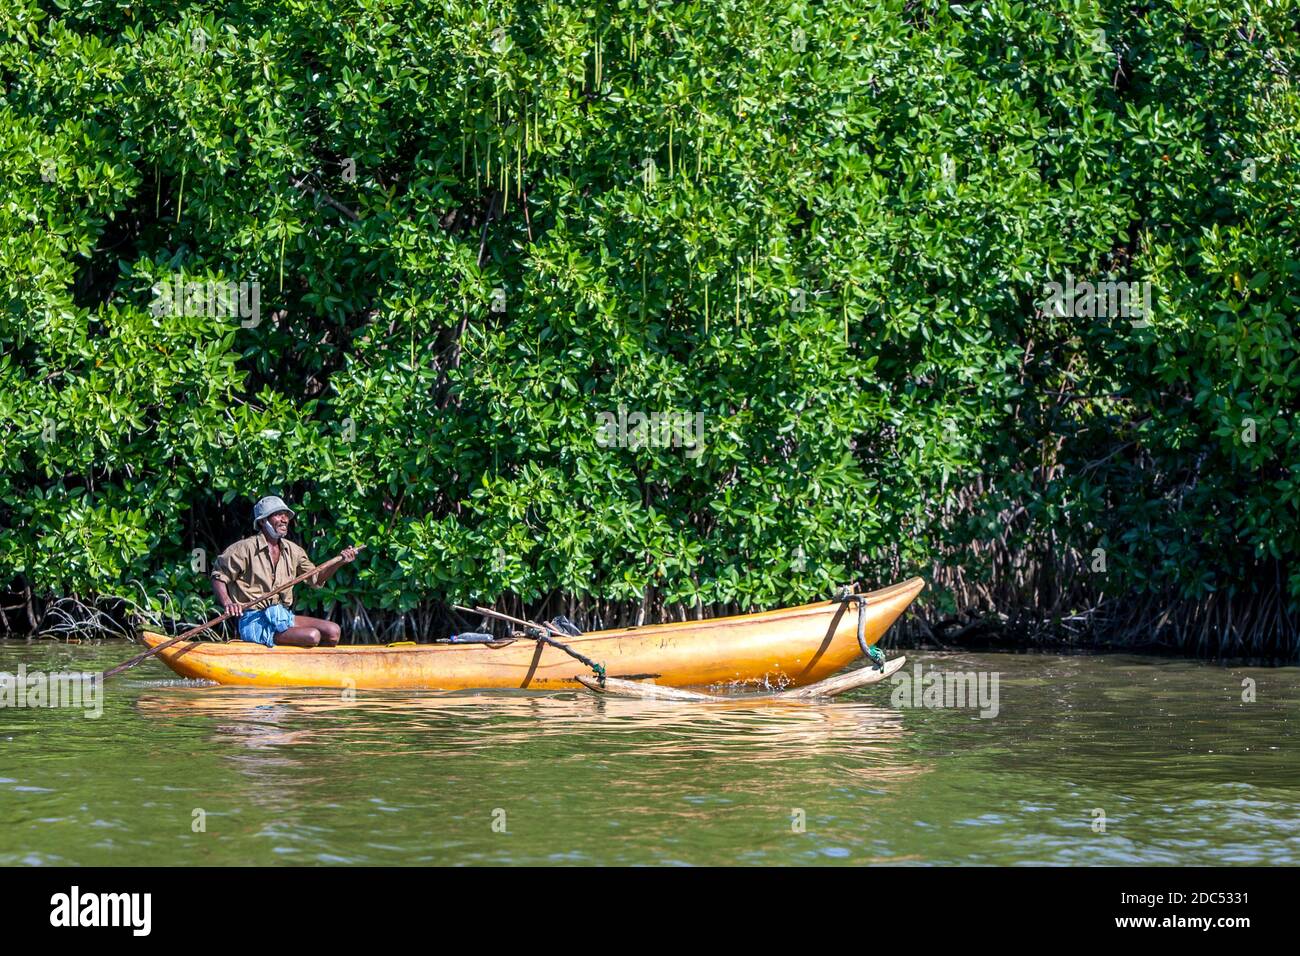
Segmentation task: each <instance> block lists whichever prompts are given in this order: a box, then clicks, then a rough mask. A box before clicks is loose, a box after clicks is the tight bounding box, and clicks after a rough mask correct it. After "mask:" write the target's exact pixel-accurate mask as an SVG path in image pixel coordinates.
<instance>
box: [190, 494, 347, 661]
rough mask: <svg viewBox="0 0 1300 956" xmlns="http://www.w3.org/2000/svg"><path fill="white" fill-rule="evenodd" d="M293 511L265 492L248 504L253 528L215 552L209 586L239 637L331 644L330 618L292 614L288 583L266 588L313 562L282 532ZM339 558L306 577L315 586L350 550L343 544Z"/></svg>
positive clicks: (334, 634)
mask: <svg viewBox="0 0 1300 956" xmlns="http://www.w3.org/2000/svg"><path fill="white" fill-rule="evenodd" d="M292 518H293V511H292V510H290V508H289V506H288V505H286V504H285V503H284V501H283V500H281V499H280V498H278V497H276V496H275V495H270V496H268V497H266V498H263V499H262V500H261V501H259V502H258V503H257V504H256V505H255V506H254V507H253V528H254V530H256V531H257V534H255V535H253V536H252V537H251V538H244V539H243V540H242V541H236V542H235V543H234V544H232V545H231V546H230V547H228V548H226V550H225V551H223V552H221V556H220V557H219V558H217V560H216V564H215V565H214V566H213V568H212V590H213V591H214V592H216V595H217V601H218V602H220V604H221V609H222V610H223V611H225V612H227V613H229V614H238V615H239V637H240V639H241V640H245V641H251V642H252V643H254V644H265V645H266V646H267V647H274V646H275V645H276V644H287V645H289V646H291V647H334V646H336V645H337V644H338V642H339V638H340V637H341V636H342V632H341V631H340V630H339V626H338V625H337V624H335V623H334V622H333V621H326V620H322V619H321V618H318V617H307V616H306V615H305V614H294V613H293V611H292V610H290V608H292V607H293V588H286V589H285V590H283V591H281V592H280V593H279V594H272V592H273V591H275V589H276V588H277V587H279V586H281V585H283V584H284V583H285V582H286V581H292V580H293V579H294V578H296V577H298V575H300V574H306V573H308V572H309V571H313V570H315V568H316V565H315V564H313V563H312V561H311V559H310V558H309V557H307V552H306V551H304V550H303V549H302V548H301V547H300V546H299V545H297V544H294V543H293V542H292V541H290V540H289V539H288V538H286V537H285V535H286V534H287V533H288V531H289V521H290V519H292ZM340 556H341V557H342V559H343V560H342V561H341V562H340V563H338V564H334V565H331V566H329V567H327V568H325V569H324V570H322V571H320V572H319V573H318V574H314V575H312V576H311V577H309V578H308V579H307V582H306V583H308V584H310V585H311V586H312V587H317V588H318V587H320V586H321V585H322V584H324V583H325V582H326V581H328V580H329V579H330V578H332V577H333V576H334V572H335V571H337V570H338V569H339V568H341V567H342V566H343V565H344V564H347V563H349V562H351V561H352V560H353V559H354V558H355V557H356V556H357V552H356V549H355V548H353V547H347V548H344V549H343V551H342V553H341V555H340Z"/></svg>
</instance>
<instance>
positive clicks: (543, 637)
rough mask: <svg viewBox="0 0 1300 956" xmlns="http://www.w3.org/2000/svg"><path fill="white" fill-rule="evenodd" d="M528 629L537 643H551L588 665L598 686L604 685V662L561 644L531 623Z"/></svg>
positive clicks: (557, 648)
mask: <svg viewBox="0 0 1300 956" xmlns="http://www.w3.org/2000/svg"><path fill="white" fill-rule="evenodd" d="M528 630H529V632H531V633H532V635H533V639H534V640H535V641H537V642H538V643H541V644H549V645H551V647H554V648H555V649H556V650H559V651H564V653H566V654H568V655H569V656H570V657H572V658H573V659H574V660H576V661H581V662H582V663H584V664H586V665H587V666H588V667H590V668H591V670H592V672H593V673H594V674H595V675H596V680H598V681H600V686H601V687H604V686H605V665H604V664H597V663H596V662H595V661H593V660H592V659H591V658H590V657H587V656H586V655H585V654H582V653H580V652H579V651H575V650H574V649H573V648H572V647H570V646H569V645H568V644H562V643H561V642H559V641H557V640H556V639H555V638H553V637H551V635H549V634H547V633H546V632H545V631H544V630H542V629H541V628H540V627H534V626H532V625H529V627H528Z"/></svg>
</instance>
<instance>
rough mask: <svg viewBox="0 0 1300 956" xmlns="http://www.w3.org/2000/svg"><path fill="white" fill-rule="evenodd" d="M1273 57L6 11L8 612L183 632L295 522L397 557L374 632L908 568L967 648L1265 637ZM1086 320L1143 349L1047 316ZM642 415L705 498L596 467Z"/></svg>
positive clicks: (1220, 37)
mask: <svg viewBox="0 0 1300 956" xmlns="http://www.w3.org/2000/svg"><path fill="white" fill-rule="evenodd" d="M1298 25H1300V18H1298V17H1297V11H1296V8H1295V5H1294V4H1293V3H1290V2H1284V3H1267V4H1265V3H1261V4H1254V5H1250V6H1243V5H1242V4H1239V3H1229V2H1204V0H1158V2H1151V3H1123V4H1121V3H1117V2H1110V0H1106V2H1087V0H1083V2H1080V0H1050V2H1047V0H1045V2H1042V3H1009V2H1003V0H996V2H990V3H972V4H968V5H961V6H959V5H945V4H931V3H915V2H906V3H905V2H898V0H886V2H882V3H875V2H872V3H867V2H844V0H839V2H829V3H824V4H806V3H799V2H779V0H718V2H703V3H696V4H684V3H679V4H670V3H665V2H655V0H621V2H618V3H608V4H590V5H576V4H571V3H564V2H541V3H520V4H508V3H503V2H474V3H470V2H455V0H447V2H441V3H439V2H433V0H370V2H363V3H352V2H344V3H322V2H320V0H249V2H243V3H230V4H221V3H191V4H188V5H184V6H183V8H181V9H178V6H177V5H176V4H174V3H172V2H158V0H151V2H138V0H130V2H128V0H52V2H51V0H44V2H37V0H11V2H10V3H9V4H7V5H6V7H5V9H4V10H3V12H0V31H2V34H0V82H2V83H3V107H2V108H0V181H2V182H3V185H4V196H3V200H2V201H0V284H2V286H0V305H3V315H2V317H0V348H2V349H3V357H2V358H0V442H2V443H3V444H2V445H0V583H3V582H6V581H14V582H16V584H15V587H19V588H22V587H27V586H30V587H31V588H32V589H33V591H34V592H35V593H36V594H37V595H38V596H40V595H50V594H53V595H59V594H67V593H77V594H81V595H103V594H109V593H125V592H126V591H127V590H129V589H130V588H131V587H132V586H133V584H132V582H141V583H142V584H143V585H144V587H145V589H146V590H149V591H150V592H155V591H157V590H158V589H167V590H171V591H174V592H178V593H182V594H195V595H198V594H204V595H206V593H207V592H206V584H205V582H204V581H203V578H202V576H201V575H199V574H197V573H195V571H194V570H193V567H192V563H191V553H192V550H193V549H196V548H201V549H205V550H206V551H207V553H208V554H209V555H210V554H211V553H212V551H213V549H220V548H221V547H223V546H224V545H225V544H226V543H228V542H229V541H230V540H232V539H233V538H234V537H236V536H240V535H243V534H246V533H248V529H249V518H248V515H249V509H250V507H251V501H252V500H253V499H254V498H256V497H258V496H260V495H261V494H265V493H280V494H283V495H285V496H286V497H287V498H289V499H290V500H291V501H293V502H295V503H297V504H299V505H301V509H300V522H299V527H298V533H299V534H300V535H301V537H302V538H303V540H304V542H305V543H306V544H307V545H308V548H309V550H310V551H312V553H313V554H315V555H316V556H317V557H318V558H323V557H324V556H326V555H327V554H329V553H332V551H333V550H336V549H337V548H338V547H339V546H340V545H342V544H343V543H345V542H348V541H367V542H373V543H374V545H375V546H374V548H373V550H371V551H370V552H368V553H367V554H366V555H365V556H364V557H363V559H362V560H361V561H360V562H359V564H358V566H357V567H358V569H359V573H357V574H356V575H351V576H346V577H344V578H341V579H340V582H339V583H338V584H336V585H333V586H332V594H333V596H334V597H335V598H339V599H343V600H349V601H350V600H353V599H359V600H361V601H362V602H364V603H365V604H366V605H367V606H369V607H371V608H386V609H392V610H406V609H409V608H412V607H414V606H416V605H417V604H419V603H421V602H424V601H427V600H430V599H433V600H439V599H458V600H459V599H467V598H483V599H488V600H491V599H494V598H496V597H498V596H500V595H503V594H513V595H516V596H517V597H519V598H522V599H524V600H526V601H538V600H542V599H545V598H547V597H548V596H551V595H555V594H566V595H577V596H578V597H580V598H589V599H598V600H601V601H613V602H623V603H624V604H625V605H629V606H637V607H640V606H644V607H645V608H646V609H647V612H648V613H649V615H650V616H652V617H653V616H658V615H661V614H665V613H672V608H673V607H674V606H685V607H695V606H696V605H697V603H701V604H705V605H709V604H719V603H729V604H736V605H740V606H754V605H765V606H772V605H779V604H786V603H791V602H795V601H799V600H801V599H809V598H811V597H814V596H816V595H819V594H825V593H828V592H829V590H830V588H831V587H832V585H833V584H835V583H836V582H843V581H846V580H849V579H850V578H852V577H859V578H861V579H862V580H868V581H873V582H875V581H881V580H884V579H889V578H893V577H896V576H898V575H900V574H904V573H913V572H917V571H920V572H922V573H927V574H930V575H931V576H932V577H933V578H934V579H935V580H936V581H937V582H938V583H940V584H941V585H944V586H946V588H947V590H945V589H944V588H941V589H940V591H939V601H940V604H941V606H942V602H943V601H944V600H945V597H944V595H945V594H946V595H947V598H946V600H947V601H948V602H949V604H948V607H949V609H954V608H955V607H956V606H957V605H962V606H964V605H966V604H967V603H970V602H971V601H973V600H975V599H976V598H977V597H978V596H979V595H981V594H982V595H984V596H985V597H986V598H988V599H989V600H988V601H987V602H986V603H988V604H993V605H997V606H999V607H1001V608H1002V609H1003V610H1007V605H1008V603H1016V602H1018V603H1020V604H1023V605H1032V606H1035V607H1038V608H1040V609H1042V608H1048V609H1050V611H1051V612H1052V613H1055V614H1058V615H1059V614H1060V613H1062V612H1063V611H1068V610H1071V609H1075V608H1078V607H1082V606H1084V605H1087V604H1095V602H1096V601H1097V600H1098V599H1099V598H1101V597H1102V596H1109V597H1116V596H1134V595H1141V594H1146V595H1158V596H1160V600H1161V601H1162V602H1164V604H1165V605H1169V606H1172V604H1170V602H1174V603H1177V602H1180V601H1181V602H1193V603H1194V602H1197V601H1201V600H1203V599H1204V598H1205V597H1206V596H1207V595H1209V594H1211V593H1219V594H1229V595H1246V596H1250V599H1251V600H1254V601H1257V600H1264V599H1267V600H1272V601H1273V602H1274V604H1273V605H1272V606H1273V608H1274V612H1275V617H1274V618H1273V620H1274V621H1275V623H1276V622H1283V623H1285V621H1286V620H1287V618H1288V615H1293V614H1294V611H1295V602H1296V601H1297V599H1300V562H1294V561H1290V562H1288V559H1290V558H1291V557H1293V556H1294V555H1295V554H1296V553H1297V552H1298V551H1300V508H1298V506H1297V501H1298V500H1300V492H1298V489H1297V485H1296V482H1297V475H1296V464H1297V460H1298V459H1300V422H1297V420H1296V417H1295V416H1296V409H1297V405H1298V404H1300V403H1298V402H1297V394H1298V392H1300V356H1298V355H1297V332H1296V313H1297V288H1298V286H1297V274H1298V271H1300V265H1298V260H1300V254H1298V252H1297V243H1298V240H1297V236H1298V235H1300V230H1297V222H1296V214H1295V208H1294V202H1295V198H1296V195H1297V192H1296V190H1297V167H1296V153H1297V147H1296V134H1297V129H1298V127H1300V100H1298V98H1297V92H1296V88H1295V85H1294V82H1295V81H1294V75H1295V71H1296V68H1297V56H1296V54H1297V50H1300V40H1298V39H1297V37H1298V36H1300V30H1298V29H1297V26H1298ZM1067 274H1069V275H1071V276H1074V277H1077V278H1079V279H1080V280H1082V279H1084V278H1092V279H1096V278H1098V277H1105V276H1108V275H1109V276H1114V277H1117V278H1118V279H1122V280H1128V281H1133V282H1142V281H1149V282H1150V283H1151V288H1152V290H1153V291H1152V299H1153V305H1154V309H1153V313H1154V314H1153V315H1152V316H1150V321H1149V323H1147V324H1146V325H1145V326H1141V327H1138V326H1137V325H1135V323H1134V322H1132V321H1130V320H1129V319H1128V318H1119V317H1114V316H1110V317H1100V318H1099V317H1083V316H1079V317H1072V316H1060V315H1054V314H1052V313H1051V310H1046V311H1045V310H1044V309H1043V308H1042V303H1043V300H1044V298H1045V295H1044V284H1045V283H1047V282H1049V281H1062V282H1063V281H1065V278H1066V276H1067ZM177 277H181V278H182V280H183V281H190V282H194V281H200V280H201V281H214V282H234V283H240V282H256V283H259V284H260V308H261V313H260V319H261V321H260V322H259V323H256V324H253V323H251V322H247V321H246V322H245V323H243V324H241V322H240V319H239V317H238V316H236V317H233V318H231V317H225V316H211V315H209V316H204V315H190V316H178V315H174V314H172V315H162V316H159V315H155V314H154V313H155V312H156V311H157V310H156V309H151V303H152V302H154V297H155V288H156V287H160V286H161V285H162V284H164V283H168V282H174V281H175V280H176V278H177ZM620 406H623V407H625V408H626V409H629V410H632V411H641V412H644V413H647V414H649V413H652V412H661V413H666V412H670V411H683V412H687V413H690V414H692V415H694V414H696V413H702V414H703V415H704V416H705V417H704V422H705V427H704V430H703V436H702V437H703V446H704V447H703V450H702V451H699V450H698V449H694V450H692V449H685V448H679V447H652V446H645V445H642V446H641V447H619V446H615V447H607V445H606V443H603V442H602V440H601V439H602V434H603V433H602V431H601V428H600V425H599V423H600V422H601V421H602V419H601V418H600V415H601V413H602V412H612V413H615V414H617V413H618V411H619V409H620ZM1248 420H1249V421H1248ZM1252 422H1253V424H1252ZM625 444H627V445H631V446H635V445H637V444H638V443H637V442H636V441H632V442H628V443H625ZM688 451H690V452H691V453H690V454H688V453H687V452H688ZM390 528H391V531H390V530H389V529H390ZM1097 549H1101V550H1097ZM1288 563H1289V567H1288ZM1279 568H1281V569H1282V570H1281V571H1279ZM1285 574H1289V575H1290V577H1289V579H1288V578H1286V577H1285ZM309 600H310V598H309ZM1162 606H1163V605H1162ZM1292 620H1293V618H1292ZM1287 626H1290V625H1287Z"/></svg>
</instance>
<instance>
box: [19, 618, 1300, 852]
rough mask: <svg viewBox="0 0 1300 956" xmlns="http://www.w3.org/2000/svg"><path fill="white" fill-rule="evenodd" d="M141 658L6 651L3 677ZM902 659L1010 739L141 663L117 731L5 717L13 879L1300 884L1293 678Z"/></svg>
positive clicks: (919, 719)
mask: <svg viewBox="0 0 1300 956" xmlns="http://www.w3.org/2000/svg"><path fill="white" fill-rule="evenodd" d="M132 650H133V648H131V647H129V646H128V645H124V644H121V643H104V644H98V645H85V646H80V645H62V644H57V643H52V642H33V643H23V642H9V643H0V671H8V672H14V671H16V670H17V668H18V666H19V665H20V664H25V665H26V666H27V668H28V669H29V670H37V669H39V670H44V671H66V670H98V669H102V668H103V667H105V666H107V665H110V664H112V663H116V662H118V661H120V660H123V659H125V658H126V657H128V656H130V654H131V652H132ZM908 656H909V664H908V666H907V667H906V668H905V669H904V671H905V672H911V673H914V671H913V663H914V662H916V661H920V662H921V664H922V667H923V669H924V671H928V672H929V671H933V672H953V671H962V672H970V671H975V672H979V671H983V672H987V673H992V672H996V673H998V675H999V682H998V688H999V712H998V715H997V717H996V718H992V719H981V718H980V717H979V715H978V710H977V709H973V708H962V709H919V708H904V707H898V706H894V704H892V703H891V695H892V694H893V692H894V688H893V687H892V686H891V685H890V684H889V683H884V684H879V685H876V686H874V687H868V688H864V689H862V690H860V691H857V692H855V693H854V694H852V695H851V696H849V697H847V698H842V699H840V700H838V701H835V702H828V703H820V704H784V705H772V704H759V703H755V702H740V703H730V704H726V705H718V706H714V705H704V706H701V705H694V704H676V703H650V702H640V701H624V700H602V699H597V698H595V697H593V696H591V695H589V694H587V693H585V692H583V693H576V692H574V693H566V692H554V693H530V692H523V691H520V692H508V693H506V692H492V693H466V692H456V693H448V692H433V691H430V692H419V693H391V692H386V693H379V692H364V691H362V692H358V693H357V698H356V700H346V699H344V698H343V696H342V695H341V694H340V693H339V692H337V691H298V690H286V691H265V690H255V689H239V688H223V687H215V686H211V685H209V686H202V685H198V684H195V683H193V682H186V681H180V680H178V679H176V678H175V677H174V675H172V674H171V672H170V671H167V670H166V669H165V668H164V667H163V666H162V665H161V664H159V663H157V662H148V663H146V664H144V665H141V666H140V667H138V668H137V669H135V670H133V671H130V672H128V673H127V674H125V675H123V676H122V677H119V678H116V679H115V680H114V681H111V682H110V683H109V684H108V685H107V687H106V695H105V700H104V706H103V715H102V717H100V718H99V719H86V718H85V717H83V716H82V715H81V712H79V711H76V710H68V709H61V710H54V709H36V708H28V709H14V708H0V821H3V824H2V825H0V863H3V864H10V865H12V864H24V863H27V864H87V865H109V866H122V865H139V864H194V863H198V864H246V865H247V864H255V865H268V864H271V865H273V864H276V863H294V864H313V863H368V864H482V863H491V864H519V863H528V864H538V863H541V864H545V863H582V864H735V863H741V864H810V863H817V864H864V863H906V864H1031V863H1032V864H1089V865H1092V864H1127V863H1154V864H1265V863H1268V864H1279V863H1282V864H1294V863H1297V862H1300V752H1298V749H1297V748H1296V746H1295V745H1294V743H1295V741H1294V731H1295V726H1296V720H1297V717H1300V669H1297V668H1282V669H1267V668H1249V667H1222V666H1217V665H1213V664H1206V663H1200V662H1191V661H1181V660H1168V659H1158V658H1141V657H1130V656H1115V655H1111V656H1070V657H1062V656H1047V655H1016V654H956V653H928V652H921V653H917V652H911V653H910V654H909V655H908ZM1246 678H1249V679H1251V680H1253V681H1254V682H1255V686H1254V694H1255V700H1254V701H1253V702H1249V701H1244V700H1243V680H1244V679H1246ZM1103 814H1104V832H1100V831H1101V825H1102V820H1103V818H1102V815H1103ZM201 828H202V829H201ZM196 830H199V832H196ZM502 831H504V832H502Z"/></svg>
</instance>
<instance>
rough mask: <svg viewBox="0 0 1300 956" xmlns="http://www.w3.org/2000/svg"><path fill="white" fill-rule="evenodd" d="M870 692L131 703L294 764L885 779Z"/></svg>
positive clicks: (887, 766) (903, 759)
mask: <svg viewBox="0 0 1300 956" xmlns="http://www.w3.org/2000/svg"><path fill="white" fill-rule="evenodd" d="M863 696H867V695H865V694H864V695H863ZM870 697H871V698H872V699H870V700H852V699H839V700H836V701H824V702H787V701H758V700H745V699H744V698H743V697H740V698H737V699H734V700H726V701H720V702H717V703H712V702H710V703H679V702H673V701H654V700H625V699H608V698H599V697H596V696H594V695H589V694H586V693H576V692H572V691H558V692H549V693H540V692H528V691H496V690H494V691H484V692H466V691H455V692H448V691H423V692H412V691H357V692H355V694H354V699H347V695H346V694H343V693H341V692H339V691H336V690H321V691H312V690H305V689H296V688H294V689H257V688H235V687H220V686H199V687H195V686H189V687H183V686H169V687H166V688H163V689H160V690H158V691H155V692H145V693H142V694H141V695H140V696H139V698H138V699H137V702H136V707H137V709H138V710H139V712H140V713H141V715H142V716H145V717H146V718H148V719H149V720H151V721H161V722H169V723H170V722H174V721H182V720H183V721H187V722H188V721H189V720H191V719H192V718H195V717H206V718H211V719H212V721H213V723H212V726H211V731H210V734H209V739H210V741H211V742H212V743H214V744H224V745H227V746H228V747H230V746H232V745H233V748H234V750H235V751H236V752H238V751H245V752H247V751H256V752H259V759H264V758H267V757H271V756H272V754H271V753H267V752H268V751H271V752H274V755H275V757H277V758H279V759H280V760H284V759H286V758H287V759H288V760H289V762H290V763H292V762H295V761H294V760H293V755H292V751H291V750H288V749H286V748H298V747H320V748H325V749H328V750H329V751H331V752H333V753H346V754H347V755H348V756H349V757H355V758H366V759H367V760H373V759H374V758H385V757H394V756H399V755H406V756H421V757H428V758H439V759H444V760H454V759H458V758H464V757H467V756H471V755H474V754H475V753H478V752H492V753H496V754H504V753H508V752H511V751H514V752H516V753H518V754H520V755H522V753H521V752H520V751H519V750H518V748H529V749H540V748H545V747H546V745H548V744H563V745H565V746H564V747H563V750H564V751H565V752H566V754H568V753H570V752H572V751H573V750H575V749H577V750H580V751H582V752H585V753H587V754H588V755H590V756H591V757H593V758H597V759H616V758H620V757H625V756H637V757H642V758H645V757H662V758H665V759H676V758H688V757H692V756H708V757H711V758H713V759H714V760H715V761H723V762H727V763H733V764H739V765H743V764H765V763H776V762H788V761H796V760H801V759H806V758H818V757H823V758H824V757H832V758H847V757H852V758H853V760H852V762H853V763H854V764H855V769H856V770H857V771H858V772H859V773H860V774H861V775H866V776H871V777H875V778H878V779H879V780H881V781H882V782H883V781H886V780H891V779H898V778H900V777H910V776H913V775H915V774H917V773H919V772H921V771H922V768H921V767H919V766H917V765H915V764H914V763H913V762H912V761H911V760H909V759H908V756H907V753H906V748H905V747H903V746H902V742H903V739H904V737H905V735H906V733H907V731H906V729H905V727H904V723H903V717H902V714H901V713H900V712H899V711H897V710H895V709H893V708H891V707H889V706H888V705H887V704H886V703H885V701H886V700H887V697H886V695H885V693H884V692H883V691H882V690H879V689H873V690H872V691H871V692H870ZM877 701H879V702H877ZM223 749H225V748H223ZM227 752H229V751H227ZM537 756H539V757H540V756H544V754H542V753H538V754H537ZM375 766H378V765H375ZM850 772H852V771H850Z"/></svg>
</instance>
